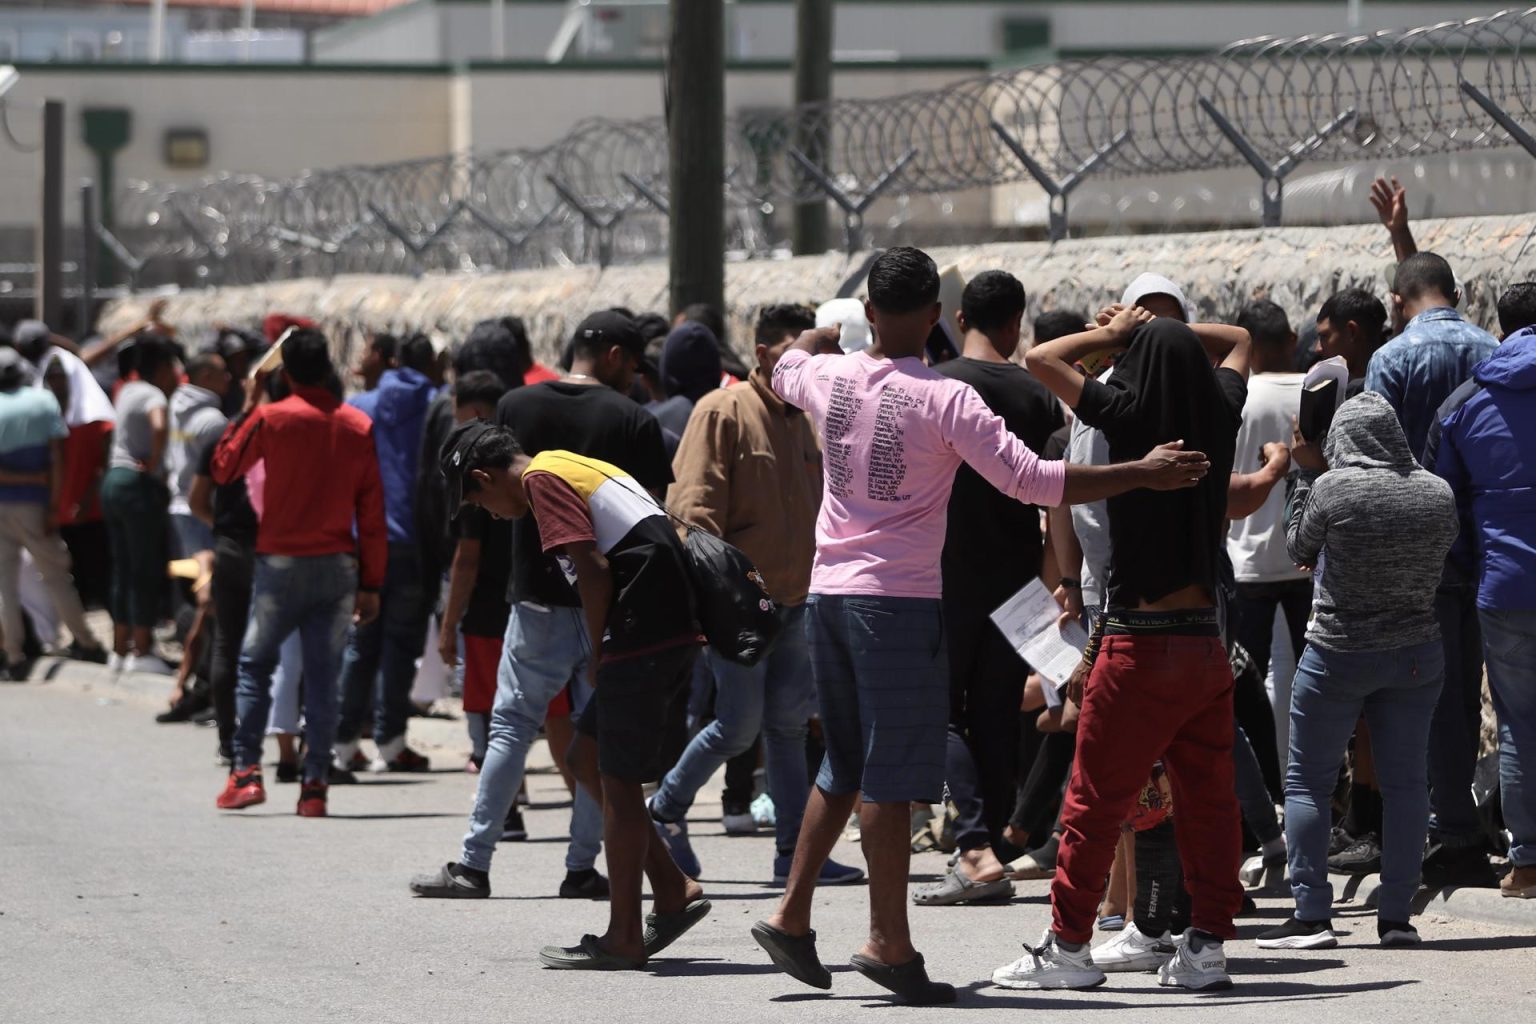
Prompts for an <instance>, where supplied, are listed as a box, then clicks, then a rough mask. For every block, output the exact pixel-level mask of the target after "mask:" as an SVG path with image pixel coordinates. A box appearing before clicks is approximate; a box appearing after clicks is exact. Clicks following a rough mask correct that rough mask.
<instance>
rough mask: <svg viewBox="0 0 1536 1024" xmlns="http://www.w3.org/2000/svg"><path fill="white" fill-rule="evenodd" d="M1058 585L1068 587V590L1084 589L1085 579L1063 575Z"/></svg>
mask: <svg viewBox="0 0 1536 1024" xmlns="http://www.w3.org/2000/svg"><path fill="white" fill-rule="evenodd" d="M1056 585H1057V586H1058V587H1066V588H1067V589H1068V590H1082V589H1083V581H1082V580H1078V579H1073V578H1072V577H1071V576H1063V577H1062V578H1061V580H1060V581H1059V582H1058V583H1057V584H1056Z"/></svg>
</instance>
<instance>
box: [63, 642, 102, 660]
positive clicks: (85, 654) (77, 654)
mask: <svg viewBox="0 0 1536 1024" xmlns="http://www.w3.org/2000/svg"><path fill="white" fill-rule="evenodd" d="M59 653H60V654H62V655H63V656H64V657H66V658H69V659H70V660H71V661H88V662H90V663H91V664H92V665H105V664H106V663H107V649H106V648H105V647H103V646H101V645H100V644H97V645H96V646H95V647H86V646H85V645H84V644H82V643H80V641H78V640H73V641H71V642H70V645H69V646H68V647H66V648H64V649H63V650H62V651H60V652H59Z"/></svg>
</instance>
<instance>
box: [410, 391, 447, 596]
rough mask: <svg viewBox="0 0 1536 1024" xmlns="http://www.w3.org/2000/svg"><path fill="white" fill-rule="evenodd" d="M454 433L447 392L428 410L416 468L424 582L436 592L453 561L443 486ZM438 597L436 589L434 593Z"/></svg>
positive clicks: (417, 522)
mask: <svg viewBox="0 0 1536 1024" xmlns="http://www.w3.org/2000/svg"><path fill="white" fill-rule="evenodd" d="M452 429H453V395H451V394H449V393H448V392H447V391H444V392H443V393H442V394H440V395H438V396H437V397H436V398H434V399H432V404H431V405H429V406H427V415H426V419H425V421H424V422H423V424H422V432H421V457H420V459H419V460H418V462H417V467H416V481H415V486H416V502H415V506H416V544H417V547H418V549H419V550H420V552H421V574H422V579H423V580H425V581H426V582H427V585H428V587H429V588H436V586H437V584H438V580H440V579H441V578H442V575H443V572H444V571H445V570H446V569H447V567H448V563H449V561H450V560H451V559H452V558H453V538H454V530H453V522H452V519H453V517H452V514H451V512H450V510H449V508H448V489H447V488H446V487H445V486H444V485H443V470H442V461H441V458H440V456H441V453H442V450H443V441H444V440H445V439H446V438H447V437H448V432H449V431H450V430H452ZM433 592H434V593H435V592H436V591H435V589H434V590H433Z"/></svg>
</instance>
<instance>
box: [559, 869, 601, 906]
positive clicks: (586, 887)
mask: <svg viewBox="0 0 1536 1024" xmlns="http://www.w3.org/2000/svg"><path fill="white" fill-rule="evenodd" d="M560 898H561V899H563V900H605V899H607V898H608V879H606V878H604V877H603V876H602V875H600V874H598V873H597V869H595V868H587V870H585V871H567V872H566V873H565V880H564V881H563V882H561V883H560Z"/></svg>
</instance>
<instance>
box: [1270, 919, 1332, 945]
mask: <svg viewBox="0 0 1536 1024" xmlns="http://www.w3.org/2000/svg"><path fill="white" fill-rule="evenodd" d="M1254 944H1255V945H1257V946H1258V947H1259V948H1260V949H1333V948H1334V947H1336V946H1337V945H1338V944H1339V940H1338V939H1337V938H1336V937H1335V936H1334V934H1333V922H1332V921H1298V920H1297V919H1296V918H1294V917H1292V918H1291V919H1290V920H1288V921H1286V922H1285V924H1282V925H1281V926H1280V927H1278V928H1271V929H1269V931H1266V932H1259V934H1258V937H1257V938H1256V939H1255V940H1254Z"/></svg>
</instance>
